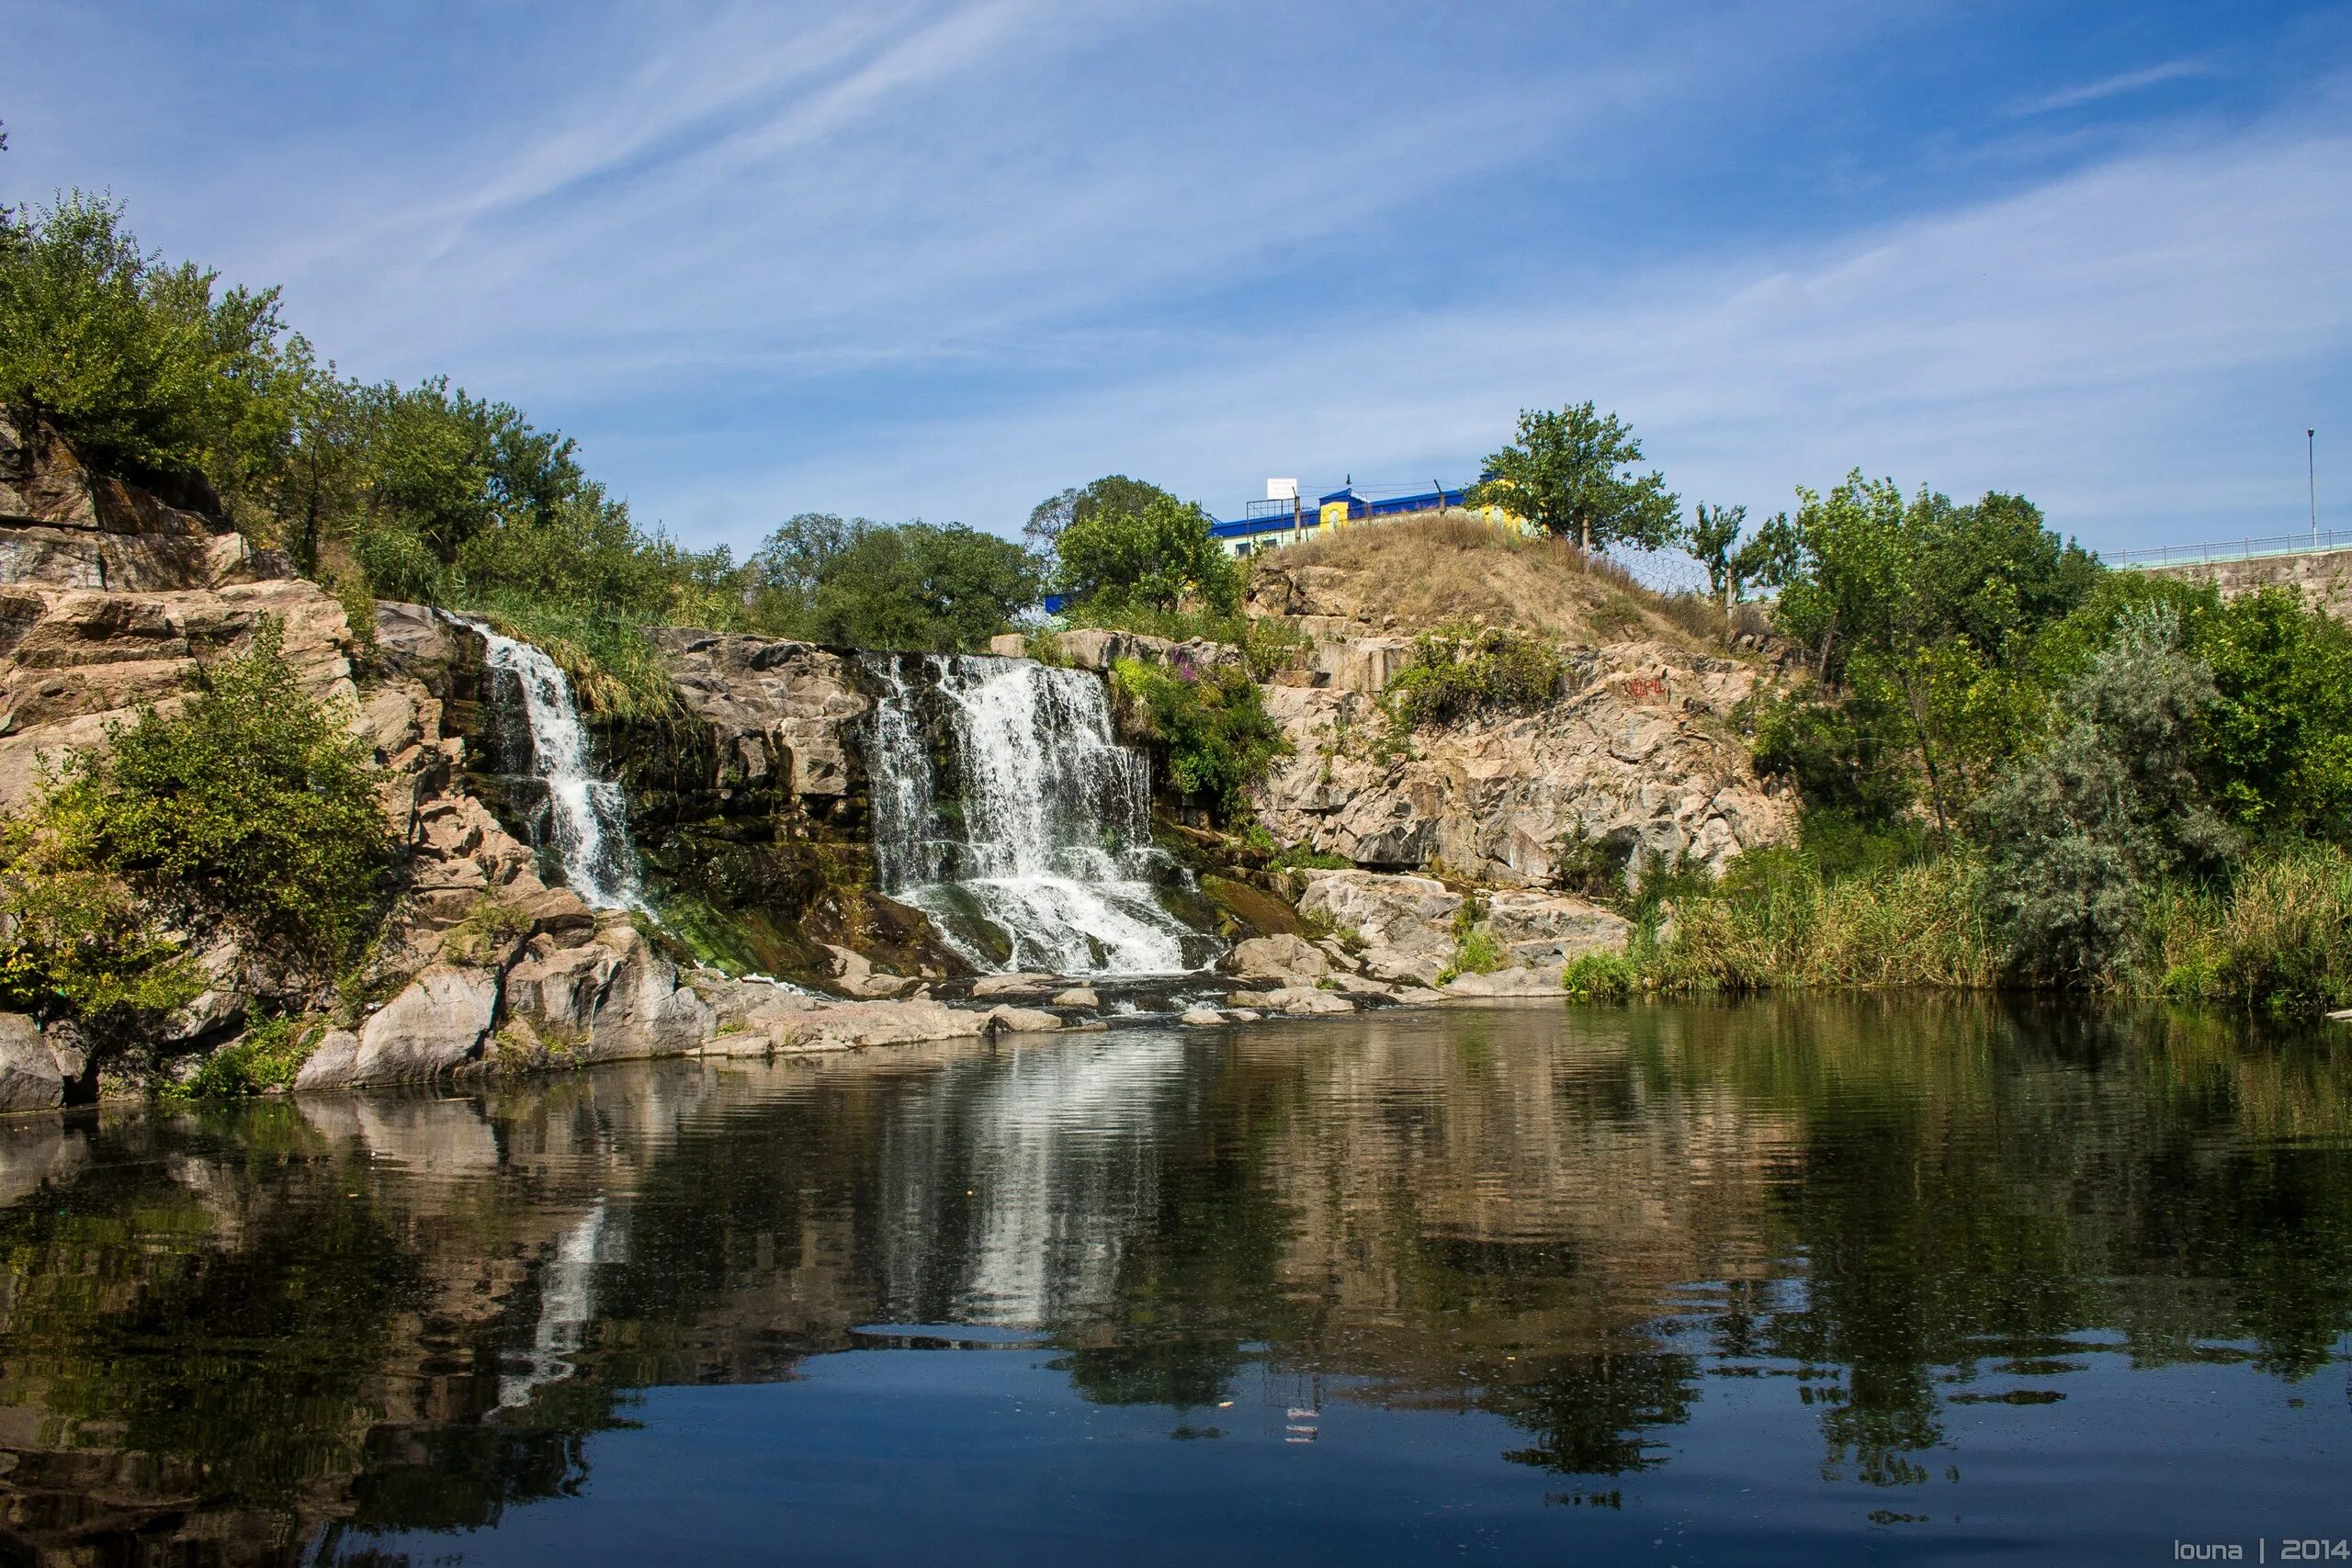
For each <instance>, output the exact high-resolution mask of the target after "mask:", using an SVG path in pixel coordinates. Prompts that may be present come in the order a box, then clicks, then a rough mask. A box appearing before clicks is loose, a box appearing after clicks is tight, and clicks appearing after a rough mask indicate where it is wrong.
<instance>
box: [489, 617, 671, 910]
mask: <svg viewBox="0 0 2352 1568" xmlns="http://www.w3.org/2000/svg"><path fill="white" fill-rule="evenodd" d="M464 624H465V625H466V626H469V627H470V628H472V629H473V630H474V631H475V632H477V633H479V634H480V635H481V639H482V641H483V642H484V644H486V645H487V647H488V649H489V651H488V653H487V655H486V656H485V658H484V662H485V663H486V664H488V665H489V667H490V669H491V670H492V671H493V672H494V673H495V674H498V675H503V676H505V677H506V678H508V679H509V680H511V681H512V682H514V684H515V689H516V691H517V692H518V694H520V696H521V698H522V705H523V716H524V719H525V721H526V726H527V735H526V737H525V738H524V739H525V742H526V745H527V747H528V749H529V751H530V757H529V763H528V765H529V769H530V775H529V776H530V777H531V778H532V779H533V780H535V781H536V782H537V784H539V785H541V786H542V787H544V789H545V790H546V793H547V814H546V824H545V828H544V830H543V835H535V838H539V839H540V840H541V841H540V842H539V845H538V847H540V848H542V849H544V850H549V851H552V852H554V855H555V858H556V861H557V863H559V864H560V865H561V866H562V867H563V880H564V884H565V886H569V887H570V888H571V890H572V891H573V892H574V893H577V894H579V895H580V897H582V898H583V899H585V900H586V901H587V902H588V903H590V904H593V905H594V906H595V907H596V908H600V909H639V908H644V907H645V899H644V895H643V894H642V893H641V892H640V891H639V887H638V880H637V846H636V845H634V844H633V843H631V842H630V841H629V836H628V799H627V797H626V796H625V795H622V793H621V786H620V785H618V784H615V783H613V782H612V781H611V780H609V779H605V778H600V777H598V776H597V774H596V771H595V768H594V765H593V763H592V762H591V761H590V756H589V749H588V730H587V727H586V726H585V725H583V724H582V723H581V722H580V709H579V708H578V706H577V705H574V704H573V702H572V700H571V682H569V681H566V680H565V679H564V678H563V671H561V670H559V669H558V668H556V662H555V660H552V659H549V658H548V656H547V654H546V653H545V652H544V651H543V650H542V649H537V648H534V647H533V646H531V644H529V643H527V642H517V641H515V639H514V638H513V637H501V636H499V635H498V634H497V633H496V632H494V631H492V630H491V629H490V628H489V627H488V626H484V625H482V624H481V622H479V621H470V620H469V621H467V622H465V623H464Z"/></svg>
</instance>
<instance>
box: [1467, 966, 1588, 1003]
mask: <svg viewBox="0 0 2352 1568" xmlns="http://www.w3.org/2000/svg"><path fill="white" fill-rule="evenodd" d="M1445 994H1446V995H1447V996H1450V997H1560V996H1566V994H1567V993H1566V991H1564V990H1562V989H1561V988H1560V984H1559V978H1558V976H1557V973H1556V972H1553V973H1548V974H1547V973H1544V972H1542V971H1538V970H1534V969H1521V968H1511V969H1498V970H1496V971H1495V972H1494V973H1493V974H1491V975H1457V976H1454V977H1453V979H1452V980H1450V981H1448V982H1447V983H1446V987H1445Z"/></svg>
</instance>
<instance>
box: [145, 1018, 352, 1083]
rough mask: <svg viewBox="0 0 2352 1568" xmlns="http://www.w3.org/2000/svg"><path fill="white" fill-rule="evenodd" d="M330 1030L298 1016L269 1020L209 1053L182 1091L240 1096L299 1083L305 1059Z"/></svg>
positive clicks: (259, 1023) (255, 1025)
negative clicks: (298, 1079)
mask: <svg viewBox="0 0 2352 1568" xmlns="http://www.w3.org/2000/svg"><path fill="white" fill-rule="evenodd" d="M325 1034H326V1025H325V1024H323V1023H320V1022H316V1021H311V1022H305V1021H302V1020H300V1019H298V1018H293V1017H290V1016H288V1017H280V1018H268V1019H264V1020H262V1021H260V1022H258V1023H254V1024H252V1025H250V1026H248V1027H247V1028H246V1030H245V1032H244V1033H243V1035H241V1036H240V1037H239V1038H238V1039H236V1040H235V1041H233V1042H232V1043H229V1044H227V1045H223V1046H222V1047H220V1049H219V1050H217V1051H215V1052H213V1053H212V1054H211V1055H209V1056H207V1057H206V1058H205V1059H204V1060H203V1062H202V1063H201V1064H199V1065H198V1067H197V1069H196V1072H195V1073H194V1074H193V1075H192V1076H190V1077H189V1078H188V1080H187V1083H185V1084H183V1085H182V1086H181V1089H180V1092H182V1093H184V1094H187V1095H189V1096H191V1097H195V1098H200V1099H207V1100H215V1099H218V1100H235V1099H243V1098H244V1097H247V1096H250V1095H256V1094H266V1093H268V1092H269V1091H270V1090H272V1089H291V1088H293V1087H294V1079H295V1077H297V1076H298V1075H299V1074H300V1072H301V1071H302V1064H303V1063H305V1062H307V1061H309V1060H310V1059H311V1052H312V1051H314V1050H316V1049H317V1048H318V1044H319V1042H320V1040H321V1039H322V1038H323V1037H324V1036H325Z"/></svg>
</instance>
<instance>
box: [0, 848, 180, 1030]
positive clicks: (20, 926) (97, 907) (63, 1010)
mask: <svg viewBox="0 0 2352 1568" xmlns="http://www.w3.org/2000/svg"><path fill="white" fill-rule="evenodd" d="M206 983H207V982H206V979H205V976H204V972H203V971H202V970H201V969H199V968H198V966H197V965H196V964H195V963H194V962H193V961H192V960H190V959H189V958H188V956H187V953H186V950H185V947H184V944H183V943H182V942H181V941H180V940H178V938H177V937H176V936H175V935H174V934H172V933H169V932H166V931H164V930H162V929H161V928H160V927H159V926H158V925H157V923H156V922H155V921H154V920H153V919H152V917H151V914H150V911H148V910H147V909H145V908H142V907H141V903H140V901H139V899H138V897H136V896H135V895H134V894H133V893H132V892H131V890H130V886H128V885H127V884H126V883H125V882H124V881H123V879H122V878H121V877H119V876H117V875H115V874H112V873H110V872H107V871H101V870H97V869H95V868H93V867H91V866H89V865H88V864H87V863H85V862H84V861H82V860H81V859H80V857H79V856H78V855H76V854H75V853H74V852H73V851H72V850H71V849H70V848H69V847H68V846H67V845H65V844H63V843H62V842H61V841H60V837H59V834H58V833H57V831H56V829H55V827H54V825H53V824H52V823H51V821H50V820H49V818H48V814H47V813H46V812H40V813H37V814H36V816H35V817H34V818H32V819H30V820H22V821H12V822H7V823H0V1010H7V1011H10V1012H23V1013H30V1014H31V1015H33V1016H34V1017H35V1018H39V1019H42V1020H49V1019H56V1018H75V1019H79V1020H81V1021H83V1022H84V1023H85V1025H86V1026H88V1027H89V1028H90V1029H91V1030H93V1031H94V1032H96V1034H97V1035H98V1036H99V1037H100V1038H101V1039H114V1038H122V1037H128V1036H130V1035H133V1034H136V1033H138V1032H141V1031H142V1030H143V1029H145V1028H147V1027H149V1026H151V1025H153V1023H154V1022H155V1021H158V1020H160V1019H161V1018H162V1017H163V1016H164V1014H166V1013H168V1012H170V1011H172V1010H174V1009H175V1008H181V1007H185V1006H187V1004H188V1003H189V1002H191V1001H193V1000H195V999H196V998H197V997H198V995H199V994H200V993H201V992H202V991H203V990H204V988H205V985H206Z"/></svg>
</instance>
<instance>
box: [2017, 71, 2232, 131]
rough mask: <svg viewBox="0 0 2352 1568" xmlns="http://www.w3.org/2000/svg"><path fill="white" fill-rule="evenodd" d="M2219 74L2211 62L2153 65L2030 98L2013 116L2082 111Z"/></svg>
mask: <svg viewBox="0 0 2352 1568" xmlns="http://www.w3.org/2000/svg"><path fill="white" fill-rule="evenodd" d="M2213 74H2215V71H2214V68H2213V65H2212V63H2211V62H2210V61H2204V60H2168V61H2166V62H2164V63H2163V64H2161V65H2150V66H2147V67H2145V68H2143V69H2142V70H2138V71H2122V72H2118V73H2116V74H2114V75H2112V76H2103V77H2101V78H2099V79H2098V81H2096V82H2085V83H2082V84H2080V85H2076V86H2073V87H2064V88H2061V89H2060V90H2058V91H2057V92H2054V93H2049V94H2045V95H2043V96H2041V97H2038V98H2028V99H2026V100H2025V101H2023V102H2021V103H2016V104H2012V105H2010V106H2009V111H2008V112H2009V113H2010V114H2012V115H2015V116H2018V117H2019V118H2022V117H2024V116H2027V115H2037V114H2055V113H2057V112H2058V111H2059V110H2061V109H2073V108H2080V107H2083V106H2084V105H2085V104H2095V103H2098V102H2100V101H2101V100H2102V99H2106V98H2117V97H2121V96H2123V95H2125V94H2126V93H2137V92H2143V91H2144V90H2146V89H2147V88H2150V87H2161V86H2163V85H2165V83H2166V82H2180V81H2185V80H2187V79H2188V78H2190V77H2193V76H2211V75H2213Z"/></svg>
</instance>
